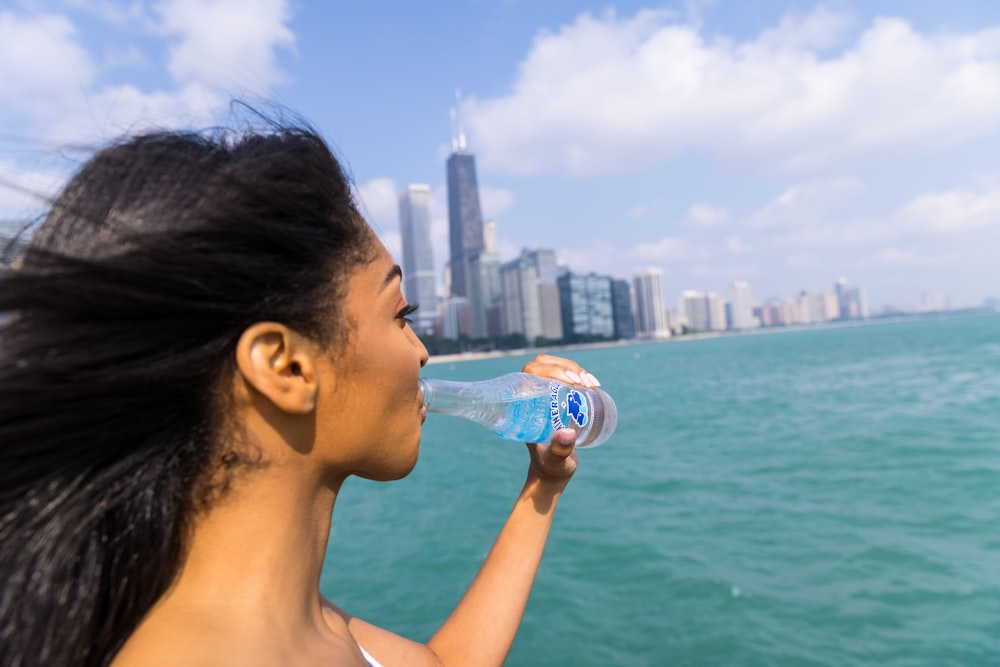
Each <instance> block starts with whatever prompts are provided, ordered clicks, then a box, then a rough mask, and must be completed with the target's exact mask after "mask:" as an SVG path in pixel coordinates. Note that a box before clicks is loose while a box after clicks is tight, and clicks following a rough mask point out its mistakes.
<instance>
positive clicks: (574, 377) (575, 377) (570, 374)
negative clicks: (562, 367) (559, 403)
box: [566, 371, 586, 384]
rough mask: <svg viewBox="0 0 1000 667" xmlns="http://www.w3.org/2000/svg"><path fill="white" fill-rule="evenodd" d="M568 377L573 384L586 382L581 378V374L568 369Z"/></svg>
mask: <svg viewBox="0 0 1000 667" xmlns="http://www.w3.org/2000/svg"><path fill="white" fill-rule="evenodd" d="M584 375H586V373H584ZM566 377H568V378H569V380H570V382H572V383H573V384H584V382H583V378H581V377H580V374H579V373H577V372H576V371H566Z"/></svg>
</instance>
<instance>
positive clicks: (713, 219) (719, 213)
mask: <svg viewBox="0 0 1000 667" xmlns="http://www.w3.org/2000/svg"><path fill="white" fill-rule="evenodd" d="M728 222H729V211H728V210H727V209H726V207H724V206H712V205H711V204H692V205H691V207H690V208H688V210H687V214H685V216H684V224H686V225H690V226H693V227H722V226H723V225H725V224H726V223H728Z"/></svg>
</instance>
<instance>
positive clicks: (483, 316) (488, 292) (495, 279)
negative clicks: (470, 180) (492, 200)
mask: <svg viewBox="0 0 1000 667" xmlns="http://www.w3.org/2000/svg"><path fill="white" fill-rule="evenodd" d="M467 277H468V281H469V310H470V316H471V322H470V327H471V335H472V337H473V338H485V337H487V336H499V335H500V334H501V333H502V330H501V326H500V297H501V294H502V293H501V288H500V255H498V254H497V244H496V224H495V223H494V222H492V221H489V222H487V223H486V224H484V225H483V250H482V252H478V253H474V254H472V255H470V257H469V264H468V276H467Z"/></svg>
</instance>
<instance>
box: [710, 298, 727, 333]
mask: <svg viewBox="0 0 1000 667" xmlns="http://www.w3.org/2000/svg"><path fill="white" fill-rule="evenodd" d="M705 310H706V311H707V312H708V330H709V331H725V330H726V328H727V327H728V326H729V322H728V321H727V320H726V302H725V300H723V298H722V297H721V296H719V295H718V294H716V293H715V292H709V293H708V294H707V295H705Z"/></svg>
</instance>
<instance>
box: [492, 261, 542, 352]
mask: <svg viewBox="0 0 1000 667" xmlns="http://www.w3.org/2000/svg"><path fill="white" fill-rule="evenodd" d="M500 282H501V285H502V292H503V301H502V307H501V316H502V320H503V332H504V333H505V334H512V333H520V334H523V335H524V337H525V338H526V339H527V341H528V343H534V342H535V339H536V338H538V337H539V336H541V335H543V331H542V317H541V315H542V311H541V308H540V306H539V301H538V297H539V291H538V270H537V269H536V267H535V264H534V262H532V261H530V260H529V259H528V257H527V256H526V255H525V254H523V253H522V254H521V256H520V257H518V258H516V259H512V260H511V261H509V262H506V263H504V264H503V265H501V267H500Z"/></svg>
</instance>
